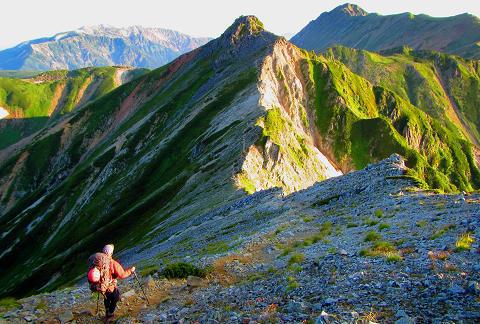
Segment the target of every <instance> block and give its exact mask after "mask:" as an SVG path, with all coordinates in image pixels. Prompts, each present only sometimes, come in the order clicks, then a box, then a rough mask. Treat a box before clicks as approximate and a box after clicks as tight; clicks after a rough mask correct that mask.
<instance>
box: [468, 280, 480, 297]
mask: <svg viewBox="0 0 480 324" xmlns="http://www.w3.org/2000/svg"><path fill="white" fill-rule="evenodd" d="M467 292H468V293H470V294H475V295H480V285H479V284H478V282H476V281H469V282H468V285H467Z"/></svg>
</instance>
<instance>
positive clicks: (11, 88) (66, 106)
mask: <svg viewBox="0 0 480 324" xmlns="http://www.w3.org/2000/svg"><path fill="white" fill-rule="evenodd" d="M120 69H123V68H117V67H102V68H85V69H80V70H75V71H66V70H58V71H50V72H44V73H41V74H38V75H36V76H35V77H34V78H32V79H26V80H20V79H14V78H0V107H2V108H3V109H5V110H6V111H8V112H9V118H8V119H4V120H1V121H0V149H3V148H5V147H7V146H9V145H11V144H14V143H16V142H18V141H19V140H20V139H22V138H25V137H27V136H29V135H31V134H33V133H34V132H36V131H38V130H39V129H41V128H42V127H43V126H45V125H46V124H47V122H48V121H49V120H51V119H57V118H58V117H60V116H62V115H64V114H66V113H68V112H71V111H72V110H73V109H74V108H76V107H78V106H81V105H84V104H86V103H87V102H88V101H92V100H95V99H96V98H99V97H101V96H103V95H105V94H106V93H108V92H110V91H112V90H113V89H114V88H116V87H117V86H118V85H120V84H119V82H118V80H117V77H116V74H117V73H119V72H118V71H119V70H120ZM144 72H145V71H144V70H142V69H140V70H138V71H137V70H131V71H127V72H126V73H127V74H132V75H133V73H136V75H138V74H140V75H141V73H144Z"/></svg>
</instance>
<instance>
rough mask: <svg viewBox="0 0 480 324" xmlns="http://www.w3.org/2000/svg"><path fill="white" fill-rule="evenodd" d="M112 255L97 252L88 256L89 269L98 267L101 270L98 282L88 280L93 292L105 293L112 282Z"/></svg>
mask: <svg viewBox="0 0 480 324" xmlns="http://www.w3.org/2000/svg"><path fill="white" fill-rule="evenodd" d="M110 261H111V257H110V256H108V255H107V254H105V253H100V252H99V253H95V254H92V255H91V256H90V257H89V258H88V270H89V271H90V270H91V269H92V268H97V269H98V271H100V280H98V282H92V281H90V280H89V281H88V283H89V284H90V290H91V291H92V292H96V291H98V292H101V293H102V294H104V293H105V292H106V291H107V290H108V288H109V286H110V285H111V284H112V274H111V273H110Z"/></svg>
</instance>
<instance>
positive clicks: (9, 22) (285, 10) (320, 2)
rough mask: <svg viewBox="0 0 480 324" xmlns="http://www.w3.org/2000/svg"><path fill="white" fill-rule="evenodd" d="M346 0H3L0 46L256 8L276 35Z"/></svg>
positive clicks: (390, 5)
mask: <svg viewBox="0 0 480 324" xmlns="http://www.w3.org/2000/svg"><path fill="white" fill-rule="evenodd" d="M345 2H347V1H346V0H343V1H334V0H288V1H284V0H234V1H228V0H176V1H171V0H170V1H161V0H80V1H69V0H5V1H3V0H2V6H1V7H2V9H1V11H2V18H1V19H0V48H6V47H10V46H13V45H16V44H17V43H20V42H22V41H25V40H29V39H33V38H39V37H44V36H51V35H53V34H56V33H58V32H62V31H67V30H73V29H76V28H79V27H81V26H84V25H98V24H108V25H113V26H119V27H123V26H129V25H143V26H149V27H164V28H170V29H175V30H178V31H181V32H184V33H187V34H191V35H196V36H211V37H216V36H218V35H219V34H221V33H222V32H223V31H224V30H225V29H226V28H227V27H228V26H229V25H230V24H231V23H232V22H233V20H234V19H235V18H236V17H238V16H240V15H247V14H254V15H256V16H257V17H259V18H260V20H262V21H263V22H264V24H265V27H266V28H267V29H268V30H270V31H272V32H274V33H276V34H278V35H285V34H288V35H292V34H295V33H296V32H298V31H299V30H300V29H301V28H302V27H304V26H305V25H306V24H307V23H308V22H309V21H310V20H312V19H315V18H316V17H317V16H318V15H320V13H322V12H324V11H329V10H331V9H333V8H334V7H336V6H338V5H340V4H343V3H345ZM349 2H351V3H356V4H358V5H360V6H361V7H362V8H363V9H365V10H366V11H368V12H378V13H380V14H392V13H401V12H407V11H409V12H412V13H414V14H419V13H425V14H428V15H431V16H451V15H456V14H460V13H464V12H469V13H472V14H474V15H476V16H480V0H454V1H452V0H449V1H446V0H393V1H392V0H358V1H349Z"/></svg>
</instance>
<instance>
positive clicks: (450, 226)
mask: <svg viewBox="0 0 480 324" xmlns="http://www.w3.org/2000/svg"><path fill="white" fill-rule="evenodd" d="M454 228H455V225H453V224H448V225H445V226H444V227H442V228H441V229H439V230H438V231H435V233H433V234H432V236H430V239H431V240H436V239H437V238H439V237H441V236H442V235H443V234H445V233H446V232H448V231H449V230H451V229H454Z"/></svg>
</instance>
